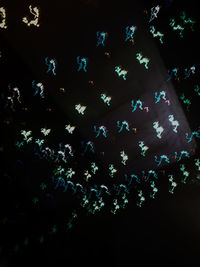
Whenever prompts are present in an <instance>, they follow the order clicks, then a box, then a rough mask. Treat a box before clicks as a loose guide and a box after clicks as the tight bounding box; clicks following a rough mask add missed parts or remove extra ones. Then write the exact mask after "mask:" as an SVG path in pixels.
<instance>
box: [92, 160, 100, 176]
mask: <svg viewBox="0 0 200 267" xmlns="http://www.w3.org/2000/svg"><path fill="white" fill-rule="evenodd" d="M91 169H92V170H91V172H92V173H93V174H96V172H97V171H98V169H99V168H98V166H97V165H96V164H95V162H92V164H91Z"/></svg>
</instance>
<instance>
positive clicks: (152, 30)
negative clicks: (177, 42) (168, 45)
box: [150, 25, 164, 44]
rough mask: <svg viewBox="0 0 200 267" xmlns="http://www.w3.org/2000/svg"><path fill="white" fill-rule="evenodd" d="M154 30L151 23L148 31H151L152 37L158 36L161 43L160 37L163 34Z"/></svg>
mask: <svg viewBox="0 0 200 267" xmlns="http://www.w3.org/2000/svg"><path fill="white" fill-rule="evenodd" d="M155 30H156V29H155V27H154V26H153V25H151V26H150V32H151V33H152V35H153V37H160V42H161V44H163V40H162V38H163V36H164V34H163V33H161V32H159V31H157V33H155Z"/></svg>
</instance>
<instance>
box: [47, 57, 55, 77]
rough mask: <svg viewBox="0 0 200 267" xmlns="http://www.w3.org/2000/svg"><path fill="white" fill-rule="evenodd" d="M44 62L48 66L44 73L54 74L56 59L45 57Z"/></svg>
mask: <svg viewBox="0 0 200 267" xmlns="http://www.w3.org/2000/svg"><path fill="white" fill-rule="evenodd" d="M45 64H46V65H47V67H48V69H47V71H46V73H49V72H51V73H52V74H53V75H56V60H55V59H53V58H48V57H45Z"/></svg>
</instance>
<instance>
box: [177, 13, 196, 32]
mask: <svg viewBox="0 0 200 267" xmlns="http://www.w3.org/2000/svg"><path fill="white" fill-rule="evenodd" d="M180 18H181V20H182V21H183V24H188V23H189V24H191V30H192V31H194V24H195V23H196V22H195V21H194V20H192V19H190V18H188V19H186V13H185V12H184V11H182V12H181V15H180Z"/></svg>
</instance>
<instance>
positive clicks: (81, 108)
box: [75, 104, 87, 115]
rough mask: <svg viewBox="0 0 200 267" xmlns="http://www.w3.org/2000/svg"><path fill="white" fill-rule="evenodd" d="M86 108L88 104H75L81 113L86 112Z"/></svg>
mask: <svg viewBox="0 0 200 267" xmlns="http://www.w3.org/2000/svg"><path fill="white" fill-rule="evenodd" d="M86 108H87V107H86V106H82V105H81V104H78V105H75V109H76V110H77V111H78V113H79V114H81V115H84V112H85V110H86Z"/></svg>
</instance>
